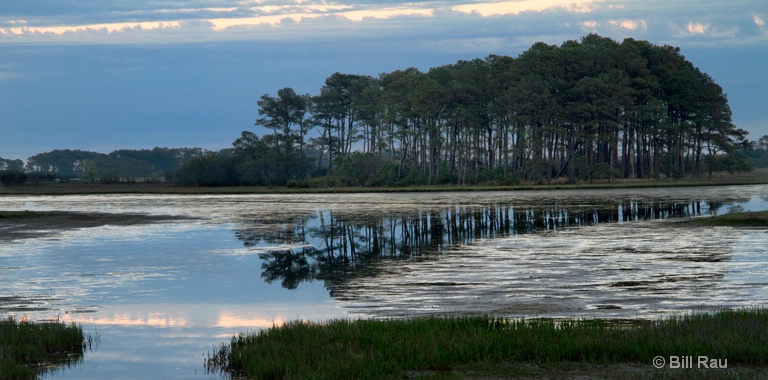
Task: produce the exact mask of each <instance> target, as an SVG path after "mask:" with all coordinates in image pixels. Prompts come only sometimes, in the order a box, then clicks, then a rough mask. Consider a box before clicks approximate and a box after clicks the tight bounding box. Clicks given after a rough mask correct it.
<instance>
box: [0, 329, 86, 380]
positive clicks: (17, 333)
mask: <svg viewBox="0 0 768 380" xmlns="http://www.w3.org/2000/svg"><path fill="white" fill-rule="evenodd" d="M82 357H83V330H82V328H80V327H79V326H77V325H74V324H72V325H66V324H63V323H55V322H50V323H31V322H25V321H17V320H14V319H11V318H9V319H6V320H2V321H0V379H33V378H35V377H37V376H40V375H41V374H43V373H45V372H47V371H48V370H52V369H55V367H56V366H57V365H66V364H71V363H75V362H77V361H79V360H82Z"/></svg>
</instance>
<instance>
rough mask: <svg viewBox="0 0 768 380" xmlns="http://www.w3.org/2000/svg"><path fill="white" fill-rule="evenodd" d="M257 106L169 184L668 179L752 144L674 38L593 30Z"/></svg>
mask: <svg viewBox="0 0 768 380" xmlns="http://www.w3.org/2000/svg"><path fill="white" fill-rule="evenodd" d="M257 104H258V107H259V108H258V112H259V116H260V117H259V118H258V119H257V120H256V125H257V126H260V127H262V128H264V129H265V133H263V134H262V136H261V137H259V136H258V135H257V134H256V133H254V132H251V131H244V132H243V133H242V135H241V136H240V137H239V138H238V139H237V140H235V142H234V143H233V149H232V150H227V151H226V154H220V155H216V156H201V157H198V158H195V159H193V160H191V161H190V162H189V163H188V164H187V165H186V166H185V167H184V168H182V170H181V174H180V176H179V178H180V180H181V181H182V182H184V183H188V184H205V185H213V184H226V185H235V184H278V185H280V184H286V183H289V182H291V183H292V184H293V185H304V186H312V185H316V184H321V185H334V184H341V185H377V186H381V185H410V184H460V185H461V184H475V183H481V182H486V183H487V182H497V183H506V182H513V181H520V180H526V181H535V182H549V181H551V180H552V179H554V178H559V177H562V178H565V179H567V180H568V181H575V180H593V179H608V180H610V179H613V178H655V179H660V178H681V177H684V176H698V175H703V174H711V173H712V172H714V171H723V170H728V171H741V170H750V169H751V165H750V160H749V159H748V157H747V155H748V153H749V152H750V151H751V150H752V149H753V147H754V144H751V143H750V142H749V141H748V140H747V139H746V135H747V132H746V131H744V130H742V129H739V128H737V127H736V126H735V125H734V124H733V122H732V120H731V109H730V106H729V105H728V100H727V97H726V94H725V93H724V92H723V89H722V88H721V87H720V86H719V85H718V84H717V83H715V81H714V80H713V79H712V78H711V77H710V76H709V75H707V74H706V73H703V72H701V71H700V70H699V69H698V68H696V67H695V66H694V65H693V64H692V63H691V62H689V61H687V60H686V59H685V57H684V56H683V55H682V54H681V53H680V49H679V48H677V47H672V46H656V45H653V44H651V43H649V42H647V41H638V40H634V39H631V38H630V39H625V40H624V41H623V42H621V43H618V42H616V41H613V40H611V39H609V38H605V37H601V36H599V35H596V34H590V35H588V36H586V37H583V38H582V39H581V40H580V41H566V42H565V43H563V44H562V45H560V46H556V45H548V44H545V43H536V44H534V45H533V46H531V47H530V49H528V50H527V51H525V52H524V53H522V54H521V55H520V56H518V57H517V58H512V57H508V56H500V55H491V56H489V57H487V58H485V59H474V60H468V61H459V62H457V63H455V64H448V65H444V66H439V67H435V68H432V69H429V70H428V71H427V72H422V71H419V70H417V69H415V68H408V69H405V70H396V71H394V72H389V73H382V74H380V75H379V76H378V77H372V76H366V75H355V74H342V73H338V72H337V73H334V74H332V75H331V76H330V77H328V78H327V79H326V80H325V84H324V86H323V87H322V88H320V90H319V94H317V95H310V94H297V93H296V92H295V91H294V90H293V89H292V88H283V89H281V90H279V91H278V92H277V94H276V96H272V95H269V94H265V95H263V96H261V97H260V99H259V100H258V102H257ZM310 132H313V133H310ZM313 177H315V178H314V179H313ZM308 178H309V180H308Z"/></svg>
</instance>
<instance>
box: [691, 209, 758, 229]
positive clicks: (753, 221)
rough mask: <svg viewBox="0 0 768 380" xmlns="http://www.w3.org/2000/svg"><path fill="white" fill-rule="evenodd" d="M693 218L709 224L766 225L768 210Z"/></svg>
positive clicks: (735, 225)
mask: <svg viewBox="0 0 768 380" xmlns="http://www.w3.org/2000/svg"><path fill="white" fill-rule="evenodd" d="M694 220H695V221H697V222H698V223H701V224H704V225H709V226H734V227H768V211H753V212H732V213H728V214H723V215H716V216H713V217H711V218H696V219H694Z"/></svg>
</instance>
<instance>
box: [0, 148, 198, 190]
mask: <svg viewBox="0 0 768 380" xmlns="http://www.w3.org/2000/svg"><path fill="white" fill-rule="evenodd" d="M205 153H206V151H204V150H203V149H201V148H154V149H151V150H148V149H143V150H130V149H124V150H116V151H113V152H112V153H109V154H104V153H96V152H89V151H82V150H70V149H60V150H53V151H50V152H46V153H40V154H36V155H34V156H32V157H29V158H28V159H27V162H26V164H25V163H24V162H23V161H21V160H7V159H1V158H0V171H1V172H2V174H1V175H0V179H2V180H3V181H2V182H3V183H6V184H9V183H23V182H25V181H27V180H28V179H30V178H35V179H70V180H71V179H75V178H76V179H81V180H86V181H93V182H122V181H134V180H142V181H165V180H167V179H172V178H173V176H174V175H175V173H176V171H177V170H178V169H179V168H180V167H181V166H182V165H183V164H184V163H186V162H187V161H188V160H189V159H190V158H192V157H195V156H201V155H203V154H205ZM209 153H210V152H209Z"/></svg>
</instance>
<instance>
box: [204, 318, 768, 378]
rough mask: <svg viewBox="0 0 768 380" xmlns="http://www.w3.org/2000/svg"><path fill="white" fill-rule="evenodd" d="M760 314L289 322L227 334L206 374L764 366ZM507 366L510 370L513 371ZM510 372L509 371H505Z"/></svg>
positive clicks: (766, 331)
mask: <svg viewBox="0 0 768 380" xmlns="http://www.w3.org/2000/svg"><path fill="white" fill-rule="evenodd" d="M765 342H768V311H766V310H764V309H751V310H723V311H720V312H717V313H712V314H704V313H702V314H691V315H685V316H680V317H673V318H667V319H662V320H658V321H648V322H645V323H636V324H632V325H630V326H627V325H620V324H616V323H613V322H611V321H606V320H592V319H570V320H564V321H562V320H560V321H557V320H547V319H544V320H514V319H506V318H495V317H479V316H477V317H448V318H438V317H432V318H417V319H408V320H355V321H351V320H333V321H329V322H325V323H309V322H302V321H295V322H290V323H287V324H284V325H282V326H274V327H272V328H270V329H266V330H262V331H260V332H258V333H254V334H249V335H239V336H236V337H233V338H232V340H231V341H230V342H229V344H222V346H221V347H220V348H218V349H216V350H214V353H213V355H211V354H209V357H208V365H209V367H210V368H214V367H215V368H219V369H222V370H224V371H226V372H229V373H232V374H238V375H242V376H245V377H247V378H257V379H283V378H301V379H357V378H402V377H403V376H406V374H409V373H410V374H412V373H422V372H424V371H427V372H430V373H435V372H437V373H441V372H451V371H453V370H454V369H457V368H462V369H467V368H484V367H486V366H487V365H488V363H533V364H535V365H544V366H546V365H548V364H552V365H555V366H557V365H562V364H563V363H586V364H595V365H606V364H608V365H610V364H615V363H640V364H643V365H645V366H647V367H649V368H650V369H651V370H652V369H653V368H652V365H651V363H652V361H653V359H654V357H656V356H663V357H669V356H672V355H675V356H694V357H696V356H698V355H706V356H708V357H710V358H721V359H727V360H728V364H729V365H730V366H734V365H749V366H766V365H768V346H767V345H766V344H765ZM510 368H518V367H515V366H512V367H510ZM506 375H510V374H506Z"/></svg>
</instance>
